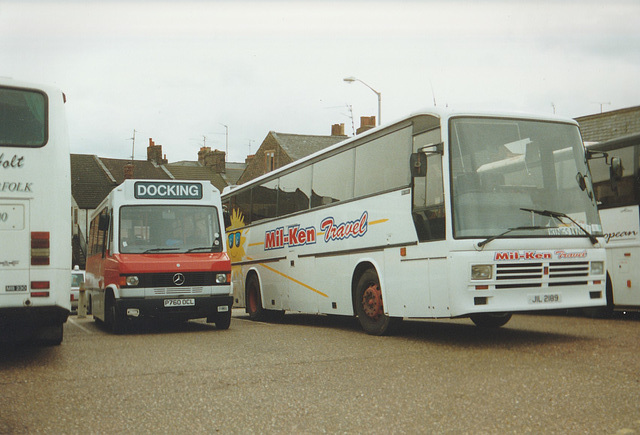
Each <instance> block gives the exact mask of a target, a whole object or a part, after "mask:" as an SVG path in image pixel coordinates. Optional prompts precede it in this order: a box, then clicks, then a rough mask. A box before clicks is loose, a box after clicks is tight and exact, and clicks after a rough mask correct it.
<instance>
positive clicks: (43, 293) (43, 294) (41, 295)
mask: <svg viewBox="0 0 640 435" xmlns="http://www.w3.org/2000/svg"><path fill="white" fill-rule="evenodd" d="M31 297H32V298H48V297H49V292H48V291H39V292H31Z"/></svg>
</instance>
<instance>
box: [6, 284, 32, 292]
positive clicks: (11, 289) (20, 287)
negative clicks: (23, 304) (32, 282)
mask: <svg viewBox="0 0 640 435" xmlns="http://www.w3.org/2000/svg"><path fill="white" fill-rule="evenodd" d="M4 289H5V291H8V292H26V291H27V286H26V285H8V286H5V288H4Z"/></svg>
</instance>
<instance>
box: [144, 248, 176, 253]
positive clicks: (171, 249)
mask: <svg viewBox="0 0 640 435" xmlns="http://www.w3.org/2000/svg"><path fill="white" fill-rule="evenodd" d="M178 249H180V248H151V249H147V250H146V251H144V252H143V254H148V253H149V252H160V251H177V250H178Z"/></svg>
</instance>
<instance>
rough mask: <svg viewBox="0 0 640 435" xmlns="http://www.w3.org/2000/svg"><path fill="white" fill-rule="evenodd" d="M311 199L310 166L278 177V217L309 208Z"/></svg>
mask: <svg viewBox="0 0 640 435" xmlns="http://www.w3.org/2000/svg"><path fill="white" fill-rule="evenodd" d="M310 197H311V166H307V167H306V168H302V169H300V170H298V171H296V172H293V173H291V174H287V175H285V176H283V177H280V186H279V189H278V216H284V215H287V214H290V213H295V212H297V211H301V210H307V209H308V208H309V198H310Z"/></svg>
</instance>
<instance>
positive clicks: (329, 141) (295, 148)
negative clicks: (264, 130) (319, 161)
mask: <svg viewBox="0 0 640 435" xmlns="http://www.w3.org/2000/svg"><path fill="white" fill-rule="evenodd" d="M269 133H270V134H271V135H272V136H273V137H274V138H275V139H276V140H277V141H278V143H279V144H280V146H281V147H282V149H283V150H284V151H285V152H286V153H287V154H288V155H289V157H291V160H292V161H295V160H298V159H301V158H303V157H306V156H308V155H310V154H313V153H315V152H316V151H320V150H322V149H324V148H326V147H328V146H331V145H334V144H337V143H338V142H342V141H343V140H345V139H347V136H311V135H306V134H289V133H277V132H275V131H271V132H269Z"/></svg>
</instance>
